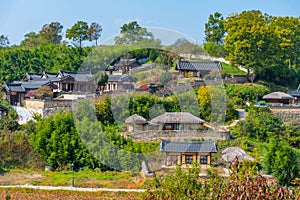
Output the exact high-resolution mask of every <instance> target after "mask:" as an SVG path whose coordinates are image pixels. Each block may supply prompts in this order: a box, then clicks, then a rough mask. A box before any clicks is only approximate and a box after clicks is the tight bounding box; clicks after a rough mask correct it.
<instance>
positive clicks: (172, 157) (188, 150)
mask: <svg viewBox="0 0 300 200" xmlns="http://www.w3.org/2000/svg"><path fill="white" fill-rule="evenodd" d="M160 151H161V152H165V153H166V157H165V163H164V165H165V166H166V167H169V166H176V165H183V166H186V165H190V164H192V163H199V164H200V165H201V166H202V167H208V166H210V164H211V154H212V153H217V151H218V150H217V146H216V143H215V142H213V141H204V142H175V141H166V140H163V141H162V142H161V144H160Z"/></svg>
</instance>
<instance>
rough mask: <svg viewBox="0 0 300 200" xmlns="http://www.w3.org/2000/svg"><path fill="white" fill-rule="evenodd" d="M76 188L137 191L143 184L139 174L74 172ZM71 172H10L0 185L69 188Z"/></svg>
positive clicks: (2, 176) (2, 177)
mask: <svg viewBox="0 0 300 200" xmlns="http://www.w3.org/2000/svg"><path fill="white" fill-rule="evenodd" d="M74 177H75V178H74V180H75V186H76V187H91V188H101V187H106V188H125V189H138V188H142V186H143V184H144V181H145V179H144V177H143V176H142V175H141V174H135V173H130V172H94V171H91V170H86V171H80V172H75V176H74ZM71 183H72V172H44V171H40V172H36V171H26V170H12V171H10V172H7V173H4V174H2V175H0V185H25V184H30V185H44V186H47V185H49V186H71Z"/></svg>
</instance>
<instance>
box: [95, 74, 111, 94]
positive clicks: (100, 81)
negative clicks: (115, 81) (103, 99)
mask: <svg viewBox="0 0 300 200" xmlns="http://www.w3.org/2000/svg"><path fill="white" fill-rule="evenodd" d="M94 80H95V84H96V85H97V86H98V88H100V90H101V91H103V90H104V87H105V85H106V83H107V81H108V75H107V74H106V73H104V72H97V73H96V74H95V75H94Z"/></svg>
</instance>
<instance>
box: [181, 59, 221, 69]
mask: <svg viewBox="0 0 300 200" xmlns="http://www.w3.org/2000/svg"><path fill="white" fill-rule="evenodd" d="M176 69H177V70H187V71H202V70H205V71H211V70H221V69H222V65H221V63H220V62H192V61H183V60H179V61H178V62H177V65H176Z"/></svg>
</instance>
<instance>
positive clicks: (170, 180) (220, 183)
mask: <svg viewBox="0 0 300 200" xmlns="http://www.w3.org/2000/svg"><path fill="white" fill-rule="evenodd" d="M231 170H232V173H230V177H229V179H227V178H224V177H221V176H220V175H219V174H218V172H217V171H216V170H215V169H210V170H208V174H207V177H205V178H204V180H200V178H199V173H200V171H201V170H200V168H199V167H198V166H197V165H195V166H194V167H192V168H189V169H183V168H181V167H180V166H178V167H177V168H176V169H175V171H174V172H173V171H169V172H168V174H167V175H165V176H162V177H156V178H154V181H153V182H151V183H150V184H149V186H148V190H147V193H146V195H145V197H144V199H147V200H152V199H245V200H246V199H269V200H273V199H298V198H299V197H300V193H299V190H297V189H298V188H294V189H287V188H283V187H281V186H280V185H277V184H269V183H268V181H267V179H266V178H264V177H262V176H261V175H260V174H256V167H255V163H243V164H242V165H240V164H239V163H238V162H236V163H235V164H234V165H233V167H232V168H231Z"/></svg>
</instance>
